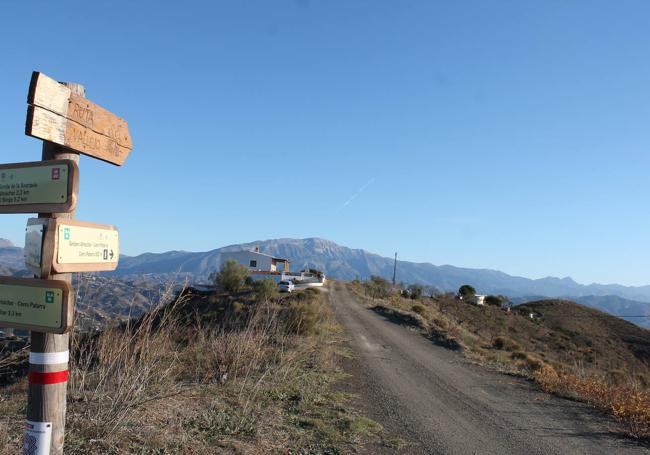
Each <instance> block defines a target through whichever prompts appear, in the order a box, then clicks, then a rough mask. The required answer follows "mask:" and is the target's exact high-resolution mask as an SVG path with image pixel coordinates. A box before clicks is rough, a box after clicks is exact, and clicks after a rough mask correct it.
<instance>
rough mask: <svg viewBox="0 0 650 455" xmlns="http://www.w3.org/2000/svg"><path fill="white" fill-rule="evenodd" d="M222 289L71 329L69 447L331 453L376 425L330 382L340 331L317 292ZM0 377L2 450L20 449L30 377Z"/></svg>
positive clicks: (77, 450)
mask: <svg viewBox="0 0 650 455" xmlns="http://www.w3.org/2000/svg"><path fill="white" fill-rule="evenodd" d="M228 279H230V277H228ZM219 284H222V283H219ZM230 284H233V282H232V281H230ZM220 289H221V290H225V289H226V286H220ZM229 289H230V291H231V292H222V291H219V292H218V293H216V294H215V293H207V292H203V293H202V292H195V291H192V290H185V291H183V292H180V293H179V294H178V295H177V298H176V299H173V303H171V304H168V305H161V306H159V307H157V308H154V309H153V310H151V311H149V312H147V313H145V314H144V315H143V316H141V317H140V318H138V319H133V320H129V321H127V322H124V323H121V324H119V325H116V326H114V327H110V328H106V329H104V330H102V331H98V332H94V331H93V332H85V333H80V332H75V333H73V336H72V346H71V347H72V349H71V352H72V360H71V365H70V373H71V377H70V381H69V384H68V413H67V428H66V453H68V454H88V453H105V454H125V453H137V454H177V453H179V454H183V453H185V454H215V453H241V454H247V453H250V454H258V453H286V454H336V453H349V452H351V451H353V450H354V449H353V447H355V446H356V445H357V444H359V443H361V442H363V441H365V440H367V439H369V438H373V437H374V435H376V434H378V433H379V432H380V427H379V426H378V424H376V423H374V422H372V421H370V420H368V419H366V418H365V417H363V416H362V415H360V414H359V413H357V412H356V411H355V410H354V409H353V408H352V407H351V405H350V404H349V403H350V401H349V397H348V396H347V395H345V394H343V393H340V392H338V391H336V390H335V388H334V387H332V385H333V384H335V383H336V381H338V380H340V379H341V378H343V377H344V375H343V373H342V372H341V371H340V370H339V369H338V368H337V352H338V350H339V349H340V348H339V343H338V340H339V332H340V328H339V326H338V325H336V324H335V322H334V320H333V317H332V315H331V312H330V310H329V307H328V305H327V302H326V300H325V299H324V298H323V296H322V295H321V293H320V292H319V291H318V290H315V289H307V290H305V291H299V292H296V293H294V294H292V295H282V296H280V295H278V294H277V293H276V292H275V286H273V288H272V287H271V285H270V284H269V283H259V284H258V283H255V284H245V283H244V282H243V281H242V283H240V284H237V283H235V284H234V286H232V287H230V288H229ZM17 359H19V357H15V356H14V357H12V361H13V362H14V365H13V370H14V371H18V370H19V369H20V367H21V365H20V361H19V360H17ZM23 366H24V358H23ZM0 367H1V368H3V370H7V369H12V367H11V366H7V365H2V364H0ZM23 374H24V372H23ZM6 382H8V383H9V384H8V385H6V386H5V387H3V388H2V389H0V416H1V417H0V454H15V453H19V452H20V451H21V449H20V447H21V444H22V422H23V421H24V414H25V401H26V400H25V397H26V387H27V384H26V380H25V378H24V376H21V374H15V375H14V376H12V379H10V380H9V379H8V380H7V381H6Z"/></svg>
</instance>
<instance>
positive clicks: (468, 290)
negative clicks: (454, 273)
mask: <svg viewBox="0 0 650 455" xmlns="http://www.w3.org/2000/svg"><path fill="white" fill-rule="evenodd" d="M458 294H459V295H460V296H462V297H463V298H465V297H472V296H474V295H476V289H474V287H473V286H470V285H469V284H463V285H462V286H461V287H459V288H458Z"/></svg>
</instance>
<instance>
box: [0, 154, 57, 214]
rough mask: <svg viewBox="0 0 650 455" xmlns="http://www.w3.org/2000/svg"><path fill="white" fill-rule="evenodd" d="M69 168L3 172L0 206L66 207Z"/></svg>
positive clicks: (36, 167) (42, 168)
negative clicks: (63, 204)
mask: <svg viewBox="0 0 650 455" xmlns="http://www.w3.org/2000/svg"><path fill="white" fill-rule="evenodd" d="M67 200H68V166H67V165H65V164H53V165H43V166H26V167H17V168H10V169H1V170H0V206H11V205H24V204H52V203H63V202H67Z"/></svg>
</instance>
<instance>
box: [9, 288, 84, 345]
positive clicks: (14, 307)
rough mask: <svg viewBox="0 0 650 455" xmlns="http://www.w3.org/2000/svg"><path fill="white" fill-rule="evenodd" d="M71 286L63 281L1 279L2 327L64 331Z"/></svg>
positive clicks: (66, 325) (67, 317)
mask: <svg viewBox="0 0 650 455" xmlns="http://www.w3.org/2000/svg"><path fill="white" fill-rule="evenodd" d="M70 290H71V289H70V286H69V285H68V283H65V282H63V281H55V280H37V279H29V278H8V277H1V278H0V326H2V327H14V328H24V329H29V330H36V331H41V332H53V333H63V332H65V331H66V330H67V327H68V325H69V315H68V309H69V303H70V302H69V296H70Z"/></svg>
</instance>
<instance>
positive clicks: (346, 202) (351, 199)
mask: <svg viewBox="0 0 650 455" xmlns="http://www.w3.org/2000/svg"><path fill="white" fill-rule="evenodd" d="M374 181H375V178H374V177H373V178H371V179H370V180H368V182H367V183H366V184H365V185H363V186H362V187H361V188H359V189H358V190H357V192H356V193H354V194H353V195H352V196H350V199H348V200H347V201H345V202H344V203H343V205H342V206H341V208H344V207H347V206H348V205H350V202H352V201H354V200H355V199H356V198H358V197H359V195H360V194H361V193H363V191H364V190H365V189H366V188H368V187H369V186H370V184H371V183H372V182H374Z"/></svg>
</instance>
